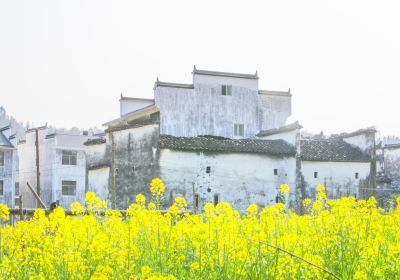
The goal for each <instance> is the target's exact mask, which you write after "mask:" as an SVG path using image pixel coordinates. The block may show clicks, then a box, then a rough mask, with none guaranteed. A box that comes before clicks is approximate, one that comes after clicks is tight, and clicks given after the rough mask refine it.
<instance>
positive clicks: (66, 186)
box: [61, 181, 76, 196]
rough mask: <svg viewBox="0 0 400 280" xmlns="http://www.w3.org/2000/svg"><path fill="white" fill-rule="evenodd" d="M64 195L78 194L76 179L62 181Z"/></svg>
mask: <svg viewBox="0 0 400 280" xmlns="http://www.w3.org/2000/svg"><path fill="white" fill-rule="evenodd" d="M61 193H62V195H67V196H75V195H76V181H62V190H61Z"/></svg>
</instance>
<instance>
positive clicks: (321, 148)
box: [300, 138, 371, 162]
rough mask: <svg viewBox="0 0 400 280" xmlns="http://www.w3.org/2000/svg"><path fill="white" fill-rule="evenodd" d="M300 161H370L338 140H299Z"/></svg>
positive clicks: (353, 148)
mask: <svg viewBox="0 0 400 280" xmlns="http://www.w3.org/2000/svg"><path fill="white" fill-rule="evenodd" d="M300 148H301V152H300V155H301V159H302V160H304V161H363V162H365V161H370V160H371V157H370V156H369V155H368V154H366V153H364V152H363V151H361V149H360V148H358V147H356V146H353V145H350V144H349V143H346V142H345V141H343V139H340V138H336V139H335V138H334V139H307V140H301V147H300Z"/></svg>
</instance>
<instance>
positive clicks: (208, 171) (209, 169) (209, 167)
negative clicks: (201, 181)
mask: <svg viewBox="0 0 400 280" xmlns="http://www.w3.org/2000/svg"><path fill="white" fill-rule="evenodd" d="M206 173H207V174H210V173H211V166H207V167H206Z"/></svg>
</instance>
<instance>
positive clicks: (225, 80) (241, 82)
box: [193, 74, 258, 91]
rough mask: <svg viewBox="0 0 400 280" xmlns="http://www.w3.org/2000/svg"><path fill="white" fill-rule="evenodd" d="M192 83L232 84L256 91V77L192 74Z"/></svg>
mask: <svg viewBox="0 0 400 280" xmlns="http://www.w3.org/2000/svg"><path fill="white" fill-rule="evenodd" d="M193 84H194V85H196V84H219V85H233V86H235V87H243V88H248V89H252V90H255V91H258V79H243V78H233V77H222V76H210V75H196V74H194V75H193Z"/></svg>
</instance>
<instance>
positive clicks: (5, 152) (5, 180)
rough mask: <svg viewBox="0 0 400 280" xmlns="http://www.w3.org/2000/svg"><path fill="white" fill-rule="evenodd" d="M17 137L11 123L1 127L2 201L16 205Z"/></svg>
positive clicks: (0, 189) (12, 205)
mask: <svg viewBox="0 0 400 280" xmlns="http://www.w3.org/2000/svg"><path fill="white" fill-rule="evenodd" d="M17 172H18V155H17V149H16V137H15V135H12V134H11V127H10V126H9V125H7V126H5V127H2V128H0V203H3V204H6V205H7V206H9V207H14V205H15V196H16V194H18V189H19V187H18V181H17V180H16V175H17Z"/></svg>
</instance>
